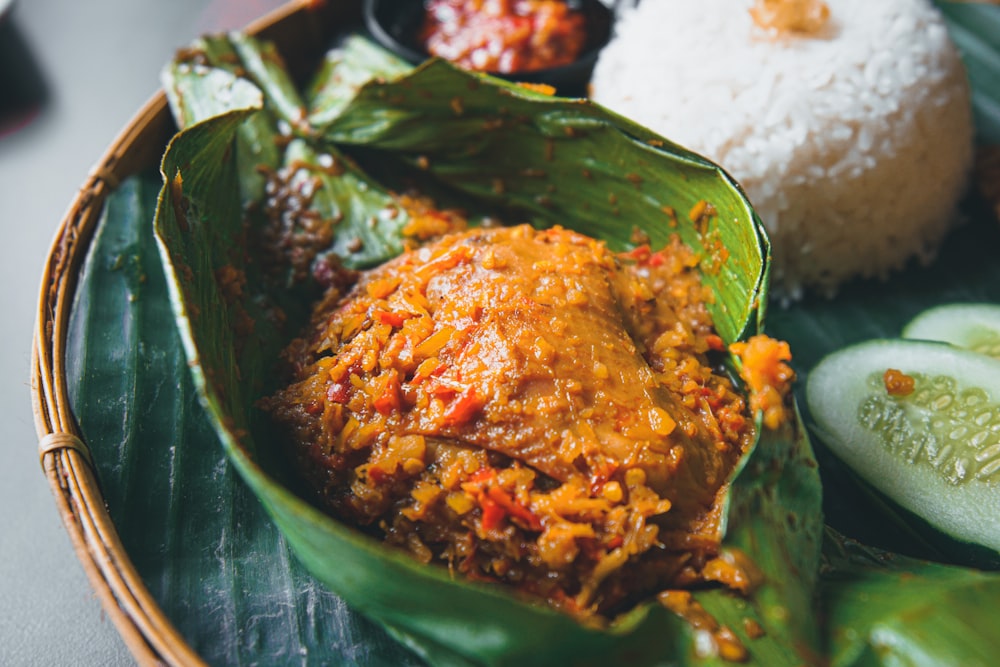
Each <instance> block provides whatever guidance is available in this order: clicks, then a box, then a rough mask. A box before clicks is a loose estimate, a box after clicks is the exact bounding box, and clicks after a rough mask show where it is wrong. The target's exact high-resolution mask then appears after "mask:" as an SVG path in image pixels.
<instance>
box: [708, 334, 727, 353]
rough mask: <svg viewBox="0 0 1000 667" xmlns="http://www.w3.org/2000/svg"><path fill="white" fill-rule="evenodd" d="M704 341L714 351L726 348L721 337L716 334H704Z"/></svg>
mask: <svg viewBox="0 0 1000 667" xmlns="http://www.w3.org/2000/svg"><path fill="white" fill-rule="evenodd" d="M705 342H706V343H708V349H710V350H715V351H716V352H722V351H723V350H725V349H726V343H725V342H724V341H723V340H722V337H721V336H719V335H718V334H708V335H707V336H705Z"/></svg>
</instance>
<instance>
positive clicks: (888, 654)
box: [821, 530, 1000, 667]
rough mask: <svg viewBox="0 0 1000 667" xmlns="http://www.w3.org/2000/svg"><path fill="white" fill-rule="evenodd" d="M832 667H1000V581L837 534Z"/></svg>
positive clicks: (828, 548)
mask: <svg viewBox="0 0 1000 667" xmlns="http://www.w3.org/2000/svg"><path fill="white" fill-rule="evenodd" d="M823 552H824V569H825V574H824V577H823V585H822V596H821V599H822V605H821V606H822V613H823V614H824V616H825V617H826V621H827V625H828V629H829V637H828V641H829V664H830V665H832V666H834V667H848V666H855V665H857V666H860V665H911V666H913V667H938V666H939V665H963V666H968V667H972V666H975V667H988V666H989V665H993V664H996V655H997V653H996V651H997V640H996V614H995V610H996V605H997V602H996V600H997V596H998V595H1000V574H998V573H984V572H980V571H978V570H974V569H969V568H962V567H955V566H949V565H942V564H940V563H934V562H928V561H922V560H916V559H913V558H908V557H906V556H901V555H899V554H896V553H891V552H887V551H884V550H880V549H877V548H873V547H871V546H867V545H864V544H862V543H859V542H857V541H855V540H850V539H847V538H845V537H844V536H843V535H841V534H839V533H837V532H836V531H834V530H829V531H828V532H827V536H826V541H825V544H824V550H823Z"/></svg>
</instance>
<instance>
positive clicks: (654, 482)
mask: <svg viewBox="0 0 1000 667" xmlns="http://www.w3.org/2000/svg"><path fill="white" fill-rule="evenodd" d="M697 263H698V260H697V258H696V257H695V256H694V255H693V254H692V253H691V252H690V251H689V250H688V249H687V248H686V247H685V246H683V245H682V244H681V243H680V242H679V241H678V240H676V239H675V240H674V241H673V242H672V243H670V244H669V245H668V246H667V247H666V248H664V249H663V250H660V251H657V252H653V251H651V250H650V249H649V248H648V247H646V246H643V247H640V248H639V249H637V250H635V251H632V252H630V253H626V254H615V253H612V252H610V251H609V250H608V249H607V248H606V246H605V245H604V244H603V243H601V242H598V241H595V240H593V239H591V238H588V237H586V236H583V235H580V234H577V233H574V232H571V231H568V230H565V229H561V228H554V229H549V230H545V231H538V230H535V229H533V228H531V227H529V226H517V227H499V228H491V229H475V230H469V231H464V232H461V233H457V234H451V235H447V236H444V237H443V238H442V239H440V240H438V241H434V242H431V243H429V244H428V245H425V246H423V247H419V248H414V249H412V250H409V251H407V252H405V253H404V254H403V255H401V256H400V257H398V258H396V259H394V260H392V261H390V262H389V263H387V264H385V265H383V266H381V267H379V268H377V269H374V270H372V271H369V272H367V273H365V274H363V275H362V277H361V279H360V280H359V281H358V283H357V284H356V285H355V286H354V287H353V288H352V289H351V291H350V292H349V293H348V294H346V295H344V296H343V297H342V298H340V297H339V296H335V297H332V298H327V299H325V300H324V301H323V302H322V303H321V304H319V306H318V307H317V310H316V312H315V313H314V318H313V324H312V329H311V331H310V332H309V334H308V335H307V336H306V337H305V338H303V339H302V340H299V341H296V342H295V343H293V345H291V346H290V347H289V349H288V353H287V356H288V358H289V360H290V361H291V364H292V367H293V369H294V370H293V376H294V378H293V381H292V382H291V383H290V384H289V386H287V387H286V388H285V389H283V390H281V391H280V392H278V393H277V394H276V395H275V396H273V397H270V398H269V399H266V400H265V401H263V405H264V407H265V408H266V409H267V410H268V411H269V412H270V413H271V414H272V416H273V417H274V418H275V419H276V420H277V421H278V422H279V423H281V424H282V425H283V426H284V427H285V428H286V429H287V430H288V432H289V433H290V436H291V437H290V441H291V442H292V443H295V444H293V450H294V451H295V456H296V457H297V459H298V466H299V468H300V469H301V470H302V472H303V474H304V475H305V477H306V478H307V480H308V481H309V482H310V483H311V484H312V486H313V487H314V488H316V489H317V490H318V492H319V496H320V498H321V499H322V502H323V503H325V504H326V505H327V506H328V507H329V508H330V509H331V510H332V511H333V512H334V513H335V514H336V515H338V516H339V517H341V518H342V519H344V520H346V521H348V522H351V523H354V524H356V525H360V526H363V527H367V529H369V530H371V531H372V532H374V533H376V534H378V535H379V536H381V538H382V539H384V540H385V541H386V542H387V543H389V544H392V545H395V546H398V547H400V548H402V549H405V550H407V551H409V552H411V553H412V554H413V555H414V556H415V557H417V558H418V559H420V560H422V561H425V562H432V561H433V562H443V563H445V564H446V565H447V566H448V567H450V568H451V569H452V570H453V571H455V572H458V573H461V574H462V575H464V576H466V577H470V578H473V579H479V580H488V581H495V582H501V583H503V584H506V585H509V586H511V587H513V588H515V589H517V590H519V591H521V592H523V593H526V594H529V595H532V596H537V597H540V598H541V599H543V600H545V601H546V602H548V603H549V604H551V605H552V606H554V607H556V608H559V609H562V610H564V611H566V612H568V613H570V614H573V615H574V616H576V617H578V618H580V619H582V620H592V621H594V622H600V621H601V620H602V619H604V618H607V617H610V616H613V615H614V614H616V613H619V612H621V611H622V610H625V609H627V608H628V607H630V606H631V605H633V604H634V603H635V602H636V601H638V600H640V599H648V598H650V597H651V596H652V595H653V594H655V593H656V592H657V591H659V590H662V589H665V588H682V587H689V586H691V585H693V584H696V583H699V582H705V581H723V582H725V583H727V584H729V585H732V586H734V587H736V588H737V589H740V588H742V587H743V586H745V585H747V584H746V581H745V580H744V579H741V575H740V573H739V572H735V571H731V570H732V568H729V569H727V568H725V567H722V565H724V563H722V561H719V560H718V559H717V557H718V556H719V554H718V547H719V542H720V539H721V536H720V526H719V519H720V512H721V511H722V509H721V508H720V507H719V503H718V502H717V500H718V499H719V497H720V494H722V493H724V492H725V489H726V484H727V480H728V479H729V477H730V474H731V473H732V471H733V469H734V466H735V465H736V463H737V462H738V460H739V459H740V457H741V456H742V455H743V453H744V452H745V451H746V449H747V448H748V447H749V446H750V444H751V442H752V439H753V435H754V434H753V427H752V423H751V419H750V418H749V408H748V406H747V404H746V401H745V399H744V398H743V396H741V395H740V394H739V393H738V392H737V391H735V390H734V387H733V386H732V384H731V382H730V381H729V379H728V378H727V377H726V376H725V375H723V374H722V373H720V372H717V371H715V370H714V367H715V366H717V365H718V360H719V358H720V357H718V356H716V355H719V354H721V353H723V352H724V345H723V342H722V340H721V339H720V338H719V336H717V335H716V334H715V332H714V330H713V328H712V323H711V319H710V317H709V315H708V313H707V311H706V309H705V306H704V304H705V302H706V300H707V299H708V298H709V294H708V293H707V292H706V288H704V287H703V286H702V284H701V281H700V277H699V274H698V271H697ZM713 560H714V562H713ZM626 565H627V567H626Z"/></svg>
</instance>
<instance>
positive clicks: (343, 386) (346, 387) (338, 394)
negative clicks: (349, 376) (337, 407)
mask: <svg viewBox="0 0 1000 667" xmlns="http://www.w3.org/2000/svg"><path fill="white" fill-rule="evenodd" d="M350 397H351V396H350V383H349V382H334V383H333V384H331V385H330V386H329V387H327V390H326V400H328V401H329V402H331V403H347V401H348V399H349V398H350Z"/></svg>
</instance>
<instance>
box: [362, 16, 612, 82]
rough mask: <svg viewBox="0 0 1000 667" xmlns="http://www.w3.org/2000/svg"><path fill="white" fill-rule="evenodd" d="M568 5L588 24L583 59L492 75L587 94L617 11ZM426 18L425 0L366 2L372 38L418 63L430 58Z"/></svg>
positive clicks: (411, 61) (367, 21)
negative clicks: (423, 39) (423, 31)
mask: <svg viewBox="0 0 1000 667" xmlns="http://www.w3.org/2000/svg"><path fill="white" fill-rule="evenodd" d="M567 4H568V5H569V6H570V7H571V8H572V9H576V10H578V11H580V12H582V13H583V16H584V21H585V23H586V26H587V28H586V29H587V41H586V43H585V44H584V47H583V52H582V53H581V55H580V57H579V58H577V59H576V60H575V61H573V62H572V63H570V64H568V65H562V66H560V67H548V68H545V69H538V70H531V71H524V72H515V73H509V74H508V73H497V72H489V74H492V75H493V76H498V77H500V78H502V79H506V80H508V81H519V82H524V83H544V84H548V85H550V86H552V87H553V88H555V89H556V92H557V93H558V94H559V95H564V96H570V97H582V96H585V95H586V94H587V85H588V84H589V82H590V77H591V74H592V73H593V70H594V65H595V64H596V62H597V56H598V55H599V54H600V51H601V49H602V48H604V46H605V45H606V44H607V43H608V40H609V39H611V32H612V27H613V22H614V13H613V12H612V10H611V9H609V8H608V7H607V6H606V5H605V4H604V3H602V2H601V1H600V0H567ZM423 18H424V2H423V0H365V2H364V21H365V27H366V28H367V30H368V32H369V33H370V34H371V36H372V38H373V39H374V40H375V41H376V42H378V43H379V44H381V45H382V46H383V47H385V48H386V49H388V50H390V51H392V52H393V53H395V54H396V55H397V56H399V57H401V58H403V59H404V60H406V61H407V62H409V63H411V64H414V65H417V64H420V63H421V62H423V61H424V60H426V59H428V58H429V57H430V54H429V53H428V52H427V50H426V49H425V48H424V46H423V45H422V44H421V43H420V39H419V32H420V26H421V23H422V21H423Z"/></svg>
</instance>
